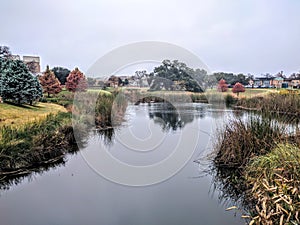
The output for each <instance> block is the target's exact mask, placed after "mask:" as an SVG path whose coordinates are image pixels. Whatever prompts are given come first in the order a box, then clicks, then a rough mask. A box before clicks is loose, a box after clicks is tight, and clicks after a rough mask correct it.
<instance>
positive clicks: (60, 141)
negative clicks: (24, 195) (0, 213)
mask: <svg viewBox="0 0 300 225" xmlns="http://www.w3.org/2000/svg"><path fill="white" fill-rule="evenodd" d="M74 144H76V142H75V139H74V136H73V129H72V126H71V114H70V113H66V112H59V113H57V114H56V115H53V114H50V115H48V116H46V117H45V118H40V119H36V120H35V121H33V122H28V123H25V124H23V125H19V126H17V127H15V126H8V125H3V126H2V127H1V128H0V149H1V152H0V175H2V176H3V175H8V174H15V173H18V171H19V170H22V169H28V168H32V167H36V166H38V165H40V164H43V163H46V162H48V161H49V160H53V159H54V158H57V157H60V156H63V155H64V154H65V153H66V152H68V151H70V146H72V147H75V146H74ZM72 149H73V148H72Z"/></svg>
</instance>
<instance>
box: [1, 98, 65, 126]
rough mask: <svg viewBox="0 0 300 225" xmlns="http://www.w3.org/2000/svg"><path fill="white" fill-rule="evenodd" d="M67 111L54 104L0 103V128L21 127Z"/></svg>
mask: <svg viewBox="0 0 300 225" xmlns="http://www.w3.org/2000/svg"><path fill="white" fill-rule="evenodd" d="M66 111H67V110H66V109H65V108H64V107H63V106H60V105H57V104H53V103H38V104H36V105H34V106H30V105H23V106H17V105H14V104H9V103H0V127H1V126H3V125H11V126H20V125H23V124H25V123H27V122H32V121H34V120H39V119H42V118H45V117H46V116H47V115H49V114H56V113H58V112H66Z"/></svg>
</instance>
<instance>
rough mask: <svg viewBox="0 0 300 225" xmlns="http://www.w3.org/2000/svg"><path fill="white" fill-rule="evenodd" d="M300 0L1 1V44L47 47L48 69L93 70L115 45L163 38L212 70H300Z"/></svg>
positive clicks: (42, 51) (34, 50) (42, 50)
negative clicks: (54, 67) (75, 68)
mask: <svg viewBox="0 0 300 225" xmlns="http://www.w3.org/2000/svg"><path fill="white" fill-rule="evenodd" d="M299 11H300V1H299V0H282V1H276V0H272V1H271V0H269V1H264V0H243V1H240V0H206V1H201V0H184V1H177V0H167V1H163V0H107V1H106V0H105V1H104V0H76V1H74V0H60V1H59V0H43V1H40V0H9V1H3V0H2V1H1V2H0V21H1V29H0V45H8V46H9V47H10V48H11V51H12V52H13V53H14V54H20V55H24V54H27V55H39V56H40V57H41V60H42V69H43V70H44V69H45V66H46V64H49V65H50V67H53V66H59V65H60V66H65V67H67V68H69V69H73V68H74V67H75V66H78V67H79V68H80V69H81V70H83V71H86V70H87V69H88V68H89V67H90V66H91V65H92V64H93V63H94V62H95V61H96V60H97V59H98V58H100V57H101V56H103V55H104V54H106V53H108V52H109V51H111V50H112V49H115V48H117V47H119V46H122V45H126V44H129V43H132V42H139V41H163V42H168V43H172V44H176V45H179V46H181V47H183V48H186V49H188V50H190V51H192V52H193V53H195V54H196V55H197V56H198V57H199V58H200V59H201V60H202V61H203V62H204V63H205V64H206V65H208V67H209V68H210V69H211V70H212V71H226V72H235V73H238V72H243V73H252V74H255V75H260V74H261V73H266V72H269V73H271V74H274V73H276V72H279V71H280V70H283V71H284V72H285V74H288V75H289V74H290V73H291V72H297V71H300V13H299Z"/></svg>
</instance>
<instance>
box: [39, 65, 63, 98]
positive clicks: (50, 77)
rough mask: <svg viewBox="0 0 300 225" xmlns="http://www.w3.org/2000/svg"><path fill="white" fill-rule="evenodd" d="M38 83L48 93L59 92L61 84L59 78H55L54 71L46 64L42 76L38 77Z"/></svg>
mask: <svg viewBox="0 0 300 225" xmlns="http://www.w3.org/2000/svg"><path fill="white" fill-rule="evenodd" d="M39 81H40V84H41V86H42V89H43V92H44V93H47V94H48V97H50V94H58V93H59V92H61V85H60V82H59V80H58V79H57V78H56V76H55V75H54V73H53V72H52V71H51V70H50V69H49V66H47V68H46V71H45V72H44V73H43V75H42V76H40V77H39Z"/></svg>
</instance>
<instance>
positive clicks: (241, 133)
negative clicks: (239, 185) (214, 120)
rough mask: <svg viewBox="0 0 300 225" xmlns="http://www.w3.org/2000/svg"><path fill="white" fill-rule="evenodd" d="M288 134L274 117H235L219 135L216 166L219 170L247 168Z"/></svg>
mask: <svg viewBox="0 0 300 225" xmlns="http://www.w3.org/2000/svg"><path fill="white" fill-rule="evenodd" d="M284 133H285V127H284V126H282V125H280V124H279V123H278V122H276V121H275V120H273V119H272V118H271V117H265V118H264V119H262V118H261V117H260V116H257V115H251V116H249V118H248V119H247V120H243V119H242V118H239V117H237V118H231V119H229V121H228V122H227V123H226V124H225V126H224V128H223V129H221V130H219V132H218V134H217V142H216V144H215V146H214V149H215V154H216V156H215V158H214V163H215V164H216V165H217V166H218V167H227V168H243V167H245V166H246V165H247V163H248V162H249V160H250V159H251V158H253V157H254V156H258V155H264V154H267V153H268V152H270V150H271V149H272V148H273V147H275V146H276V142H278V141H280V140H282V139H283V137H284Z"/></svg>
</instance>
